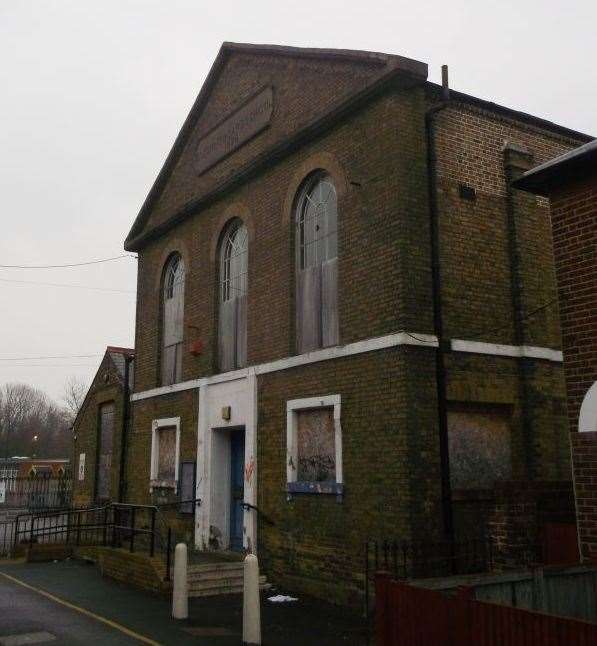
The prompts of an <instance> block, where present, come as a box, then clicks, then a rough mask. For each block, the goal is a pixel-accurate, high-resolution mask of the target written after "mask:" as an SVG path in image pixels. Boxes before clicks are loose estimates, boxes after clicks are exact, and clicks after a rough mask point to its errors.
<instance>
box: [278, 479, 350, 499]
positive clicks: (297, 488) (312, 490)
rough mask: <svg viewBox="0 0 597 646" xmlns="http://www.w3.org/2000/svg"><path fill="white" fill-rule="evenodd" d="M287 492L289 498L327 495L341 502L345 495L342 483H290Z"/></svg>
mask: <svg viewBox="0 0 597 646" xmlns="http://www.w3.org/2000/svg"><path fill="white" fill-rule="evenodd" d="M287 492H288V497H289V498H291V497H292V496H293V495H296V494H301V495H302V494H307V495H316V496H321V495H323V496H326V495H327V496H336V498H337V499H338V500H339V501H341V500H342V496H343V495H344V484H343V483H342V482H289V483H287Z"/></svg>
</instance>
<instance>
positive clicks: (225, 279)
mask: <svg viewBox="0 0 597 646" xmlns="http://www.w3.org/2000/svg"><path fill="white" fill-rule="evenodd" d="M248 251H249V245H248V232H247V227H246V226H245V225H244V224H242V223H241V222H239V221H236V220H235V221H234V222H232V224H231V225H229V226H228V228H227V230H226V232H225V234H224V238H223V240H222V245H221V248H220V312H219V330H218V346H219V359H220V369H221V370H222V371H226V370H234V368H241V367H243V366H244V365H246V362H247V272H248Z"/></svg>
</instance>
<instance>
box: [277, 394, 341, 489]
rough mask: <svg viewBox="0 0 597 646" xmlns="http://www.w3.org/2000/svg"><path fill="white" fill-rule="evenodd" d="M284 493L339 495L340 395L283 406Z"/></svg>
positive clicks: (296, 401)
mask: <svg viewBox="0 0 597 646" xmlns="http://www.w3.org/2000/svg"><path fill="white" fill-rule="evenodd" d="M286 410H287V426H286V439H287V471H286V473H287V481H288V492H289V494H292V493H332V494H342V492H343V484H342V482H343V481H342V427H341V424H340V395H327V396H324V397H321V398H318V397H315V398H308V399H296V400H292V401H289V402H288V404H287V408H286Z"/></svg>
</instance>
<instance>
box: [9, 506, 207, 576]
mask: <svg viewBox="0 0 597 646" xmlns="http://www.w3.org/2000/svg"><path fill="white" fill-rule="evenodd" d="M184 504H187V505H188V504H194V505H196V506H199V505H200V504H201V499H200V498H193V499H190V500H181V501H176V502H174V503H167V504H165V505H161V506H157V505H136V504H134V503H119V502H111V503H107V504H105V505H102V506H96V507H80V508H74V509H62V510H52V511H45V512H32V513H26V514H19V515H18V516H17V517H16V518H15V531H14V548H16V546H17V544H18V543H19V539H20V538H21V540H22V537H27V538H28V541H27V540H26V542H28V543H29V545H31V544H33V543H34V542H35V541H37V540H38V539H40V538H42V539H43V537H49V536H56V535H64V540H65V542H66V544H68V543H70V542H71V540H72V538H73V537H72V534H74V541H73V542H74V544H75V545H77V546H79V545H95V544H97V545H104V546H106V545H107V544H108V532H109V531H111V543H112V546H116V545H117V544H119V541H120V540H121V539H122V538H123V537H124V538H125V540H129V541H130V542H129V550H130V551H131V552H133V553H134V552H135V550H136V549H138V548H137V547H136V544H135V538H136V536H138V535H145V536H148V537H150V538H149V556H150V557H152V558H153V557H154V556H155V551H156V541H157V543H158V545H159V547H160V550H161V552H162V555H163V558H164V557H165V561H166V581H170V574H171V572H170V570H171V564H172V554H171V553H172V547H173V543H174V536H173V532H172V528H171V527H169V526H168V525H167V524H166V523H165V519H164V518H163V516H162V509H163V508H166V507H177V506H179V505H184ZM122 512H128V513H127V516H128V518H124V519H122V518H121V517H120V514H121V513H122ZM139 512H145V513H149V514H150V519H149V528H147V526H145V527H140V526H139V525H138V520H139V519H138V516H139ZM52 519H55V522H54V523H53V522H52ZM158 519H159V521H160V524H161V525H162V526H163V529H164V530H165V533H166V534H167V541H166V545H164V541H163V538H162V534H161V533H160V532H159V531H157V529H156V524H157V522H156V521H157V520H158ZM23 525H24V526H23Z"/></svg>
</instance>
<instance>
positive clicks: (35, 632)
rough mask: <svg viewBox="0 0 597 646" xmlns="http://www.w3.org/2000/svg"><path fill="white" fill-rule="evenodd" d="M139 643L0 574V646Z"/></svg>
mask: <svg viewBox="0 0 597 646" xmlns="http://www.w3.org/2000/svg"><path fill="white" fill-rule="evenodd" d="M140 643H142V642H140V641H139V640H137V639H135V638H134V637H132V636H128V635H126V634H125V633H123V632H121V631H120V630H118V629H116V628H114V627H112V626H109V625H107V624H105V623H103V622H102V621H98V620H97V619H95V618H93V617H91V616H89V615H86V614H82V613H81V612H78V611H77V610H74V609H73V608H70V607H68V606H66V605H63V604H62V603H59V602H58V601H55V600H53V599H50V598H48V597H46V596H44V595H42V594H40V593H39V592H36V591H34V590H31V589H29V588H26V587H24V586H22V585H20V584H18V583H15V582H13V581H11V580H10V579H8V578H6V577H5V576H2V575H1V574H0V646H19V645H20V644H53V645H56V646H58V645H59V644H114V645H115V646H116V645H118V646H120V645H121V644H122V645H124V644H140Z"/></svg>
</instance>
